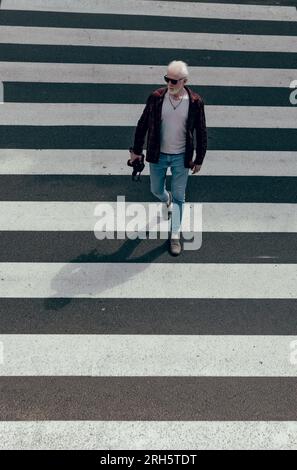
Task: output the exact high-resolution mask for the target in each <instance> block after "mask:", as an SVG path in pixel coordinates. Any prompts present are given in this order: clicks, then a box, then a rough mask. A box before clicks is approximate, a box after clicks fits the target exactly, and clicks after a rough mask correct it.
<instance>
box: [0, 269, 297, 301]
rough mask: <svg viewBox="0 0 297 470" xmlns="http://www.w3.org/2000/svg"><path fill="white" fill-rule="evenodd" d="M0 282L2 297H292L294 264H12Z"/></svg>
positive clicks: (296, 275)
mask: <svg viewBox="0 0 297 470" xmlns="http://www.w3.org/2000/svg"><path fill="white" fill-rule="evenodd" d="M119 268H120V269H119ZM0 278H1V283H0V297H3V298H9V297H14V298H20V297H21V298H44V297H45V298H57V297H61V298H62V297H63V298H64V297H67V298H69V297H71V298H78V297H80V298H82V297H85V298H121V299H123V298H125V299H132V298H146V299H149V298H168V299H171V298H174V299H185V298H193V299H198V298H199V299H202V298H210V299H218V298H223V299H226V298H227V299H231V298H233V299H236V298H244V299H248V298H250V299H256V298H261V299H296V298H297V287H296V286H297V265H296V264H267V263H265V264H233V263H230V264H224V263H220V264H216V263H215V264H213V263H205V264H192V263H183V264H172V263H153V264H149V263H120V264H119V263H21V262H18V263H0ZM181 280H183V282H181Z"/></svg>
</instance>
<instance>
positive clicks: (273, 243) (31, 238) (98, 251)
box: [0, 231, 297, 264]
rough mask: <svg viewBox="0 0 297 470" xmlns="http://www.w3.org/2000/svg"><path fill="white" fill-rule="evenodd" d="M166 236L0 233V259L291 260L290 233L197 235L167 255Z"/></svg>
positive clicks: (295, 257) (294, 257)
mask: <svg viewBox="0 0 297 470" xmlns="http://www.w3.org/2000/svg"><path fill="white" fill-rule="evenodd" d="M167 245H168V243H167V240H164V239H161V240H160V239H159V240H150V239H149V238H148V234H147V238H146V239H145V240H141V239H136V240H130V239H128V238H126V240H107V239H106V240H100V241H99V240H98V239H97V238H95V235H94V233H93V232H33V231H32V232H31V231H13V232H11V231H7V232H0V262H1V263H7V262H8V263H9V262H22V263H26V262H40V263H51V262H55V263H120V262H121V263H122V262H123V263H172V262H174V264H176V263H225V264H228V263H241V264H249V263H253V264H255V263H256V264H257V263H261V264H265V263H267V264H270V263H281V264H286V263H297V250H296V234H295V233H232V232H231V233H229V232H224V233H213V232H203V233H202V246H201V248H200V249H199V250H184V252H183V256H182V257H177V258H176V257H174V258H173V257H172V256H171V255H170V254H169V253H168V246H167Z"/></svg>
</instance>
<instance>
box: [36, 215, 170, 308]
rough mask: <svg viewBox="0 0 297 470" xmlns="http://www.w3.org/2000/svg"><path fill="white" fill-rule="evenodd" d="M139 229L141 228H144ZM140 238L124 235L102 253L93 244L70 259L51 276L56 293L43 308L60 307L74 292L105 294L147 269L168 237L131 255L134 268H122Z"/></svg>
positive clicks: (88, 295) (146, 230)
mask: <svg viewBox="0 0 297 470" xmlns="http://www.w3.org/2000/svg"><path fill="white" fill-rule="evenodd" d="M164 215H165V217H166V214H164V213H162V217H163V216H164ZM156 221H157V222H158V221H159V222H160V221H161V218H160V217H159V216H158V217H157V220H156ZM148 225H149V224H147V225H146V228H145V233H146V235H147V234H148V233H149V232H148ZM140 231H141V232H144V230H140ZM145 239H146V238H145ZM98 242H99V241H98ZM142 242H143V239H142V238H139V237H137V238H136V239H134V240H132V239H127V240H126V241H125V242H124V243H123V244H122V245H121V247H120V248H119V249H118V250H117V251H115V252H114V253H111V254H102V253H99V252H98V250H97V249H96V248H95V249H94V250H92V251H90V252H89V253H85V254H81V255H79V256H77V257H76V258H74V259H72V260H71V261H70V262H69V263H67V264H66V265H65V266H64V267H63V268H62V269H61V271H60V272H59V274H57V275H56V276H55V277H54V278H53V279H52V281H51V288H52V290H53V291H55V295H54V296H53V297H50V298H47V299H45V302H44V303H45V309H46V310H58V309H61V308H63V307H64V306H65V305H67V304H69V303H70V302H71V300H72V298H74V297H77V296H83V297H93V295H94V293H96V294H104V291H106V290H109V289H112V288H114V287H116V286H119V285H121V284H124V283H125V282H127V281H129V280H131V279H133V278H135V277H137V275H138V274H140V273H141V272H143V271H144V270H145V269H147V267H148V266H149V265H150V263H151V262H153V261H155V260H156V259H157V258H159V257H160V256H161V255H162V254H163V253H164V252H165V251H167V243H168V240H167V239H166V240H164V243H162V244H161V245H159V246H157V247H155V248H153V249H152V250H150V251H146V252H145V253H144V254H142V255H140V256H137V257H134V258H133V262H131V266H133V270H131V269H129V270H127V269H124V266H121V263H125V262H129V257H130V256H131V255H132V253H133V252H134V250H135V249H136V248H137V247H138V246H139V245H140V244H141V243H142ZM148 260H149V262H148ZM79 263H87V265H85V266H81V265H80V264H79ZM115 263H119V264H118V265H117V268H118V269H115Z"/></svg>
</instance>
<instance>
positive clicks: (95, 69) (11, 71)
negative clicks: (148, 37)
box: [0, 61, 297, 105]
mask: <svg viewBox="0 0 297 470" xmlns="http://www.w3.org/2000/svg"><path fill="white" fill-rule="evenodd" d="M0 69H1V80H3V81H8V82H9V81H10V82H11V81H16V82H49V83H56V82H64V83H117V84H118V83H120V84H138V85H144V84H148V85H150V84H155V85H158V84H159V85H160V86H165V85H166V84H165V82H164V79H163V76H164V75H165V74H166V70H167V64H164V66H157V65H136V64H133V65H132V64H127V65H126V64H123V65H121V64H63V63H45V62H44V63H43V62H5V61H4V62H0ZM189 72H190V76H189V82H188V84H189V86H191V84H192V85H208V86H246V87H253V86H258V87H277V88H279V87H282V88H288V92H289V85H290V83H291V82H292V81H293V80H296V77H297V68H296V69H281V68H280V69H273V68H246V67H245V68H244V67H192V66H189ZM247 91H248V90H247ZM288 105H289V93H288Z"/></svg>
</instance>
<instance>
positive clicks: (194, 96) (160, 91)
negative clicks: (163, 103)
mask: <svg viewBox="0 0 297 470" xmlns="http://www.w3.org/2000/svg"><path fill="white" fill-rule="evenodd" d="M184 88H185V90H186V91H187V92H188V95H189V98H190V100H191V102H192V103H194V101H196V100H198V99H199V95H198V94H197V93H195V92H194V91H192V90H191V88H189V87H188V86H187V85H184ZM167 91H168V88H167V86H165V87H162V88H158V89H157V90H155V91H154V95H156V96H159V97H160V98H162V99H163V98H164V95H165V93H167Z"/></svg>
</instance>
